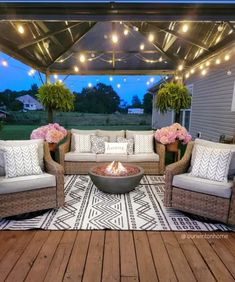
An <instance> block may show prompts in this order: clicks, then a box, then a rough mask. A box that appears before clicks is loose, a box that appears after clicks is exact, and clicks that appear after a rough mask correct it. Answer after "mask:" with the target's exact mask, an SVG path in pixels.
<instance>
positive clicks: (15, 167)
mask: <svg viewBox="0 0 235 282" xmlns="http://www.w3.org/2000/svg"><path fill="white" fill-rule="evenodd" d="M3 151H4V158H5V170H6V178H12V177H18V176H25V175H36V174H42V170H41V168H40V165H39V157H38V145H37V144H32V145H25V146H8V147H4V148H3Z"/></svg>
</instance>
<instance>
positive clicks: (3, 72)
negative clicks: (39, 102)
mask: <svg viewBox="0 0 235 282" xmlns="http://www.w3.org/2000/svg"><path fill="white" fill-rule="evenodd" d="M4 60H5V61H7V64H8V66H7V67H4V66H3V65H2V62H3V61H4ZM30 70H31V68H30V67H29V66H27V65H25V64H22V63H21V62H19V61H17V60H15V59H13V58H11V57H9V56H7V55H5V54H3V53H0V91H3V90H5V89H11V90H27V89H29V88H30V87H31V85H32V84H33V83H36V84H37V85H38V86H40V85H41V84H42V82H41V81H40V79H39V75H38V73H37V72H36V73H35V74H34V75H33V76H29V75H28V72H29V71H30ZM43 78H44V76H43ZM64 78H65V77H64V76H59V77H58V78H57V79H62V80H63V79H64ZM159 79H160V76H147V75H141V76H136V75H134V76H130V75H129V76H128V75H127V76H120V75H119V76H114V75H113V76H110V75H102V76H97V75H96V76H85V75H83V76H82V75H80V76H79V75H71V76H69V77H68V78H66V79H65V81H64V82H65V84H66V85H67V87H69V88H70V89H71V90H72V91H76V92H80V91H81V90H82V88H83V87H88V84H89V83H91V84H92V85H96V84H97V83H99V82H102V83H105V84H107V85H112V87H113V88H114V90H115V91H116V92H117V93H118V95H119V96H120V98H121V99H123V100H125V101H126V102H127V103H130V102H131V98H132V96H133V95H138V96H139V98H140V99H142V98H143V96H144V94H145V93H146V92H147V89H148V88H149V87H150V86H151V85H153V84H154V83H155V82H157V81H158V80H159ZM51 81H52V82H53V81H55V79H54V77H53V76H52V77H51ZM147 82H148V85H147ZM118 85H120V87H118Z"/></svg>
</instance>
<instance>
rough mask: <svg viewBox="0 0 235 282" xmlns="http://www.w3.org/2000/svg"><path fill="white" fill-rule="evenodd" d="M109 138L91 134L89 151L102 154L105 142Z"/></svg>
mask: <svg viewBox="0 0 235 282" xmlns="http://www.w3.org/2000/svg"><path fill="white" fill-rule="evenodd" d="M108 140H109V138H108V137H106V136H102V137H98V136H91V151H92V153H95V154H104V152H105V142H108Z"/></svg>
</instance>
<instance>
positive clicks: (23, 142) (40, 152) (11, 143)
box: [0, 139, 44, 176]
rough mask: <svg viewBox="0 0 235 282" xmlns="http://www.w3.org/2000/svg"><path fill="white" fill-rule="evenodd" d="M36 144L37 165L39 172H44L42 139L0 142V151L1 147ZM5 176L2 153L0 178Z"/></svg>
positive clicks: (0, 153) (1, 154) (1, 153)
mask: <svg viewBox="0 0 235 282" xmlns="http://www.w3.org/2000/svg"><path fill="white" fill-rule="evenodd" d="M31 144H37V145H38V158H39V165H40V167H41V170H42V171H43V170H44V140H43V139H33V140H8V141H4V140H0V149H1V147H6V146H11V147H12V146H24V145H31ZM4 175H5V160H4V153H3V152H0V176H4Z"/></svg>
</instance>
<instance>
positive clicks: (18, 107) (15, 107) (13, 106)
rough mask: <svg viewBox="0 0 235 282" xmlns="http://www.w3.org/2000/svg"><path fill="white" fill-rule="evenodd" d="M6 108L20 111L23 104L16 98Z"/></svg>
mask: <svg viewBox="0 0 235 282" xmlns="http://www.w3.org/2000/svg"><path fill="white" fill-rule="evenodd" d="M8 108H9V110H11V111H22V110H23V108H24V105H23V103H22V102H20V101H18V100H14V101H13V102H12V103H11V104H10V106H9V107H8Z"/></svg>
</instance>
